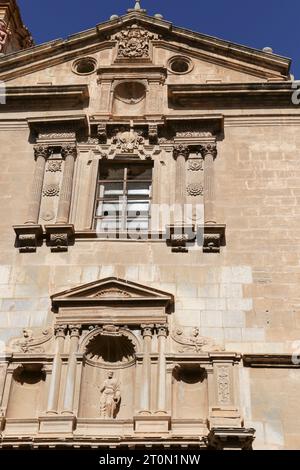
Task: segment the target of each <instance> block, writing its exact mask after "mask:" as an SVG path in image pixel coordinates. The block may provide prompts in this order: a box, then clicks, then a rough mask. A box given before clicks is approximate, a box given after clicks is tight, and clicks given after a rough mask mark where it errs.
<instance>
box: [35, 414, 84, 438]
mask: <svg viewBox="0 0 300 470" xmlns="http://www.w3.org/2000/svg"><path fill="white" fill-rule="evenodd" d="M75 423H76V418H75V416H73V415H72V416H61V415H51V416H50V415H49V416H41V417H40V418H39V424H40V426H39V432H40V434H60V433H63V434H72V433H73V431H74V428H75Z"/></svg>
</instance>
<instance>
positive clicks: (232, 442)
mask: <svg viewBox="0 0 300 470" xmlns="http://www.w3.org/2000/svg"><path fill="white" fill-rule="evenodd" d="M254 435H255V429H253V428H248V429H247V428H234V427H232V428H222V427H214V428H212V429H211V431H210V433H209V435H208V445H209V447H210V448H212V449H214V450H252V443H253V440H254Z"/></svg>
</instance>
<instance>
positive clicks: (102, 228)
mask: <svg viewBox="0 0 300 470" xmlns="http://www.w3.org/2000/svg"><path fill="white" fill-rule="evenodd" d="M120 229H121V222H120V221H119V220H96V231H99V232H112V231H116V230H120Z"/></svg>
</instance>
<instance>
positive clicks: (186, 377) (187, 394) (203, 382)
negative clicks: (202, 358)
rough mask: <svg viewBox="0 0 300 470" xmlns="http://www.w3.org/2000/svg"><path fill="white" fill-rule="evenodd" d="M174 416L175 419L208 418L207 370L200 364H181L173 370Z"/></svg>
mask: <svg viewBox="0 0 300 470" xmlns="http://www.w3.org/2000/svg"><path fill="white" fill-rule="evenodd" d="M172 416H173V418H174V419H195V420H205V419H207V416H208V385H207V372H206V370H205V369H202V368H201V367H199V365H179V366H177V367H175V369H174V370H173V377H172Z"/></svg>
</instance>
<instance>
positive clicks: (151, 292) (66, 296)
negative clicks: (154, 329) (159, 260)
mask: <svg viewBox="0 0 300 470" xmlns="http://www.w3.org/2000/svg"><path fill="white" fill-rule="evenodd" d="M51 300H52V305H53V307H54V308H55V309H57V308H59V307H62V306H64V307H67V306H76V305H80V306H82V307H84V306H89V305H90V306H102V305H114V304H118V305H124V306H126V307H128V306H130V305H131V306H132V305H134V304H136V305H141V304H145V305H151V304H152V305H153V306H154V305H155V306H164V307H165V308H166V310H170V309H171V308H172V306H173V304H174V298H173V295H171V294H169V293H167V292H163V291H160V290H157V289H152V288H150V287H146V286H143V285H141V284H137V283H134V282H130V281H125V280H123V279H118V278H116V277H109V278H106V279H101V280H99V281H94V282H91V283H89V284H84V285H82V286H78V287H75V288H72V289H70V290H67V291H64V292H60V293H58V294H55V295H53V296H52V297H51Z"/></svg>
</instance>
